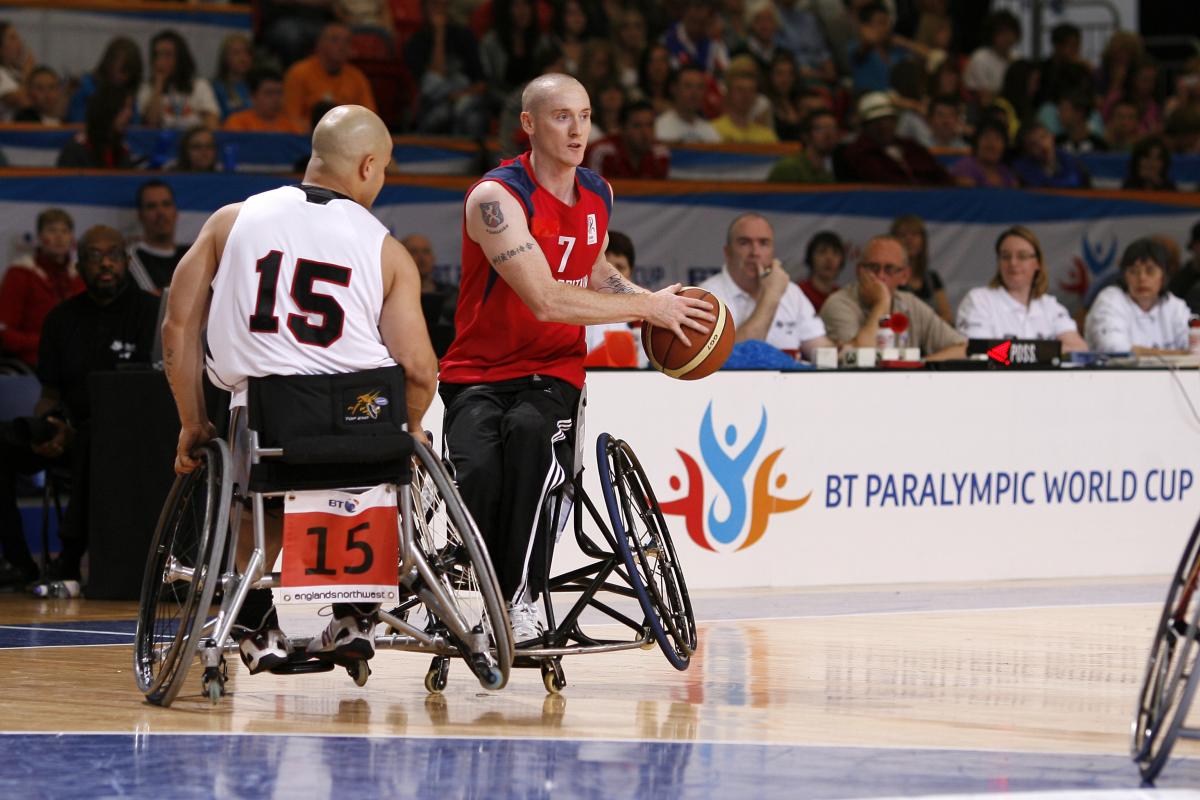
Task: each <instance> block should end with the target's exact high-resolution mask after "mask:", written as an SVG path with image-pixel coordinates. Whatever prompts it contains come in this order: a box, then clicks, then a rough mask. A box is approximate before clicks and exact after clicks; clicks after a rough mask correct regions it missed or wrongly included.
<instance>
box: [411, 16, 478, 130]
mask: <svg viewBox="0 0 1200 800" xmlns="http://www.w3.org/2000/svg"><path fill="white" fill-rule="evenodd" d="M449 6H450V3H449V0H424V2H423V3H422V7H423V8H424V10H425V24H424V25H422V26H421V28H420V30H418V31H417V32H416V33H414V34H413V35H412V38H410V39H409V40H408V41H407V42H405V43H404V60H405V62H406V64H407V65H408V71H409V72H410V73H411V74H412V76H413V80H415V81H416V83H417V86H418V89H419V92H420V99H419V105H420V111H419V113H418V115H417V131H418V132H419V133H450V134H454V135H456V136H472V137H480V136H483V134H484V133H485V132H486V128H487V107H486V105H485V104H484V90H485V88H486V84H485V83H484V80H483V65H482V64H481V63H480V61H479V44H478V43H477V42H476V41H475V37H474V36H473V35H472V34H471V31H470V29H469V28H466V27H464V26H462V25H459V24H457V23H455V22H452V21H451V19H450V10H449Z"/></svg>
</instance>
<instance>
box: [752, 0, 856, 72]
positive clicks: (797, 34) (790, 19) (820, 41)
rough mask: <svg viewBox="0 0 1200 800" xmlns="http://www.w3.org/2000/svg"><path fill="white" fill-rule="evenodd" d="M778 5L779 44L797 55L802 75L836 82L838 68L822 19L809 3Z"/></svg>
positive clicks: (791, 0) (787, 0)
mask: <svg viewBox="0 0 1200 800" xmlns="http://www.w3.org/2000/svg"><path fill="white" fill-rule="evenodd" d="M776 7H777V8H778V11H779V25H780V31H779V37H778V38H779V44H780V45H781V46H782V47H783V48H784V49H785V50H787V51H788V52H789V53H791V54H792V55H794V56H795V58H796V66H797V67H799V68H800V76H801V77H802V78H804V80H806V81H820V82H822V83H828V84H832V83H834V82H835V81H836V80H837V70H836V69H835V67H834V65H833V54H832V53H831V52H830V51H829V44H828V42H826V40H825V32H824V31H823V30H822V29H821V22H820V20H818V19H817V15H816V14H814V13H813V11H812V10H811V8H810V6H809V4H807V3H803V2H800V0H777V2H776ZM747 13H749V10H747Z"/></svg>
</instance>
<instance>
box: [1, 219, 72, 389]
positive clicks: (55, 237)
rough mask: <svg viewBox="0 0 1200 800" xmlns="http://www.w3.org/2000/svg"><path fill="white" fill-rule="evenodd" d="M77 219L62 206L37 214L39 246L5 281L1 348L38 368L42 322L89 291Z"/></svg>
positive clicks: (16, 263)
mask: <svg viewBox="0 0 1200 800" xmlns="http://www.w3.org/2000/svg"><path fill="white" fill-rule="evenodd" d="M74 255H75V221H74V220H72V219H71V215H70V214H68V213H67V212H66V211H63V210H62V209H61V208H47V209H46V210H45V211H42V212H41V213H40V214H38V215H37V248H36V249H35V250H34V251H33V252H32V253H30V254H29V255H25V256H22V257H21V258H19V259H17V260H16V261H14V262H13V263H12V264H10V265H9V267H8V270H7V271H6V272H5V273H4V281H3V283H0V350H3V351H4V353H5V354H6V355H11V356H14V357H16V358H19V359H21V360H22V361H24V362H25V363H26V364H28V365H30V366H31V367H32V366H36V365H37V354H38V341H39V340H40V339H41V336H42V321H43V320H45V319H46V314H48V313H50V309H52V308H54V307H55V306H56V305H58V304H59V303H61V302H62V301H63V300H66V299H67V298H68V297H71V296H73V295H76V294H79V293H80V292H81V291H83V281H82V280H81V279H80V277H79V273H78V271H77V270H76V268H75V263H74Z"/></svg>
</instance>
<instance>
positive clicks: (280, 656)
mask: <svg viewBox="0 0 1200 800" xmlns="http://www.w3.org/2000/svg"><path fill="white" fill-rule="evenodd" d="M234 638H235V639H237V640H238V653H239V654H240V655H241V657H242V663H243V664H245V665H246V668H247V669H249V670H250V674H251V675H257V674H258V673H260V672H269V671H270V670H273V669H275V668H276V667H278V666H282V665H283V664H286V663H287V660H288V653H289V652H290V651H291V649H292V646H291V643H290V642H289V641H288V638H287V636H286V635H285V634H284V632H283V631H281V630H279V628H263V629H260V630H257V631H247V630H245V629H242V630H241V631H240V632H237V631H235V633H234Z"/></svg>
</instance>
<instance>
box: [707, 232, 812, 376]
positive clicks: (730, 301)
mask: <svg viewBox="0 0 1200 800" xmlns="http://www.w3.org/2000/svg"><path fill="white" fill-rule="evenodd" d="M700 288H701V289H707V290H708V291H710V292H712V293H713V294H714V295H716V296H717V297H718V298H720V299H721V301H722V302H724V303H725V305H727V306H729V313H730V314H732V315H733V323H734V325H736V326H737V339H736V341H739V342H745V341H750V340H758V341H763V342H766V343H767V344H769V345H771V346H772V347H778V348H779V349H780V350H783V351H785V352H790V353H793V354H795V353H800V354H802V355H803V356H804V358H805V359H807V360H808V361H813V360H815V358H816V352H817V348H818V347H832V346H833V342H832V341H830V340H829V339H828V338H827V337H826V336H825V325H824V323H822V322H821V318H820V317H818V316H817V312H816V311H815V310H813V307H812V303H810V302H809V301H808V298H807V297H805V296H804V292H802V291H800V287H799V286H797V285H796V284H795V283H793V282H792V280H791V278H790V277H789V276H788V274H787V271H786V270H785V269H784V268H783V265H782V264H780V263H779V261H778V260H777V259H776V258H775V230H774V229H773V228H772V227H771V223H770V222H768V221H767V219H766V217H763V216H762V215H760V214H755V213H754V212H748V213H745V214H739V215H738V216H736V217H734V219H733V222H731V223H730V224H729V230H728V232H727V233H726V235H725V267H724V269H722V270H721V271H720V272H718V273H717V274H716V275H713V276H712V277H711V278H709V279H708V280H706V281H704V283H702V284H700Z"/></svg>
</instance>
